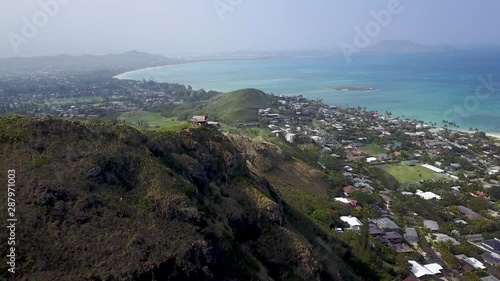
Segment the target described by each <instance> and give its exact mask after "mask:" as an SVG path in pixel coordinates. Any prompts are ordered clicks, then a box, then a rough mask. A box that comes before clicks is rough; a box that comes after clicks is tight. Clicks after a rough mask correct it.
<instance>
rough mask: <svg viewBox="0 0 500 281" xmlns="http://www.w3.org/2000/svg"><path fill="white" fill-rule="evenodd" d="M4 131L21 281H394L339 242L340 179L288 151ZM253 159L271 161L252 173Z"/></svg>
mask: <svg viewBox="0 0 500 281" xmlns="http://www.w3.org/2000/svg"><path fill="white" fill-rule="evenodd" d="M0 126H1V128H2V135H1V138H0V141H1V145H0V148H1V151H0V153H1V154H2V155H4V156H5V157H4V161H2V162H1V164H0V168H1V169H4V170H6V169H16V171H18V174H17V180H18V182H17V185H18V186H19V187H21V186H22V187H25V188H19V189H18V191H17V193H16V202H19V204H20V205H19V210H18V216H19V217H22V218H23V221H24V222H25V223H24V225H23V227H22V228H20V229H19V230H18V232H17V235H18V236H17V237H18V239H19V240H20V241H23V247H19V251H20V252H19V257H20V258H19V267H20V268H23V271H22V272H20V275H19V278H20V279H21V280H22V279H24V280H116V279H123V278H125V279H126V276H129V277H127V278H132V279H134V280H137V279H139V280H140V279H147V280H151V279H157V280H164V279H166V278H167V276H168V277H169V278H174V279H175V278H176V280H206V278H207V277H206V276H207V274H209V275H210V276H213V278H214V279H215V280H231V279H232V280H234V279H237V280H267V279H269V278H273V279H275V280H318V279H319V276H322V277H321V279H323V280H334V279H337V277H339V276H343V278H346V279H350V280H360V278H359V277H358V276H363V279H365V280H368V279H366V278H365V277H367V276H371V277H370V278H371V279H372V280H375V279H381V276H382V275H380V276H379V275H378V274H382V272H381V271H376V270H375V267H372V266H371V265H370V264H368V263H367V261H362V260H361V259H360V256H358V254H357V253H356V254H348V252H349V250H348V246H347V245H345V244H344V243H343V242H342V241H340V240H338V239H337V238H335V237H333V236H331V234H330V233H329V232H330V231H329V228H328V226H327V225H328V222H329V219H331V218H332V217H333V215H334V214H335V212H336V211H335V208H332V205H331V201H330V200H329V197H328V194H327V189H328V188H329V183H328V181H327V180H326V178H324V177H323V175H324V174H323V172H322V171H320V170H317V168H312V167H311V166H309V165H310V164H308V163H307V162H303V161H302V160H299V159H298V158H295V156H294V155H296V156H300V155H302V154H304V153H305V152H304V151H301V150H300V149H298V148H297V147H293V146H291V145H289V144H286V143H285V142H281V141H278V140H275V142H276V144H273V143H270V142H266V141H263V142H256V143H255V142H254V141H252V140H250V139H248V138H245V137H236V136H231V137H230V138H227V137H225V136H223V135H221V134H220V133H218V132H217V131H216V130H214V129H210V128H188V129H184V130H181V131H177V132H170V133H168V134H166V133H162V132H155V131H142V132H141V131H139V130H136V129H134V128H132V127H129V126H124V125H120V124H115V125H112V124H109V123H104V122H86V123H84V122H78V121H64V120H58V119H51V118H45V119H31V118H24V117H22V118H21V117H11V118H0ZM7 132H8V133H7ZM254 148H256V150H254ZM242 150H246V151H247V152H248V153H255V154H254V155H255V156H258V155H261V154H262V153H263V152H265V153H266V154H268V157H266V158H265V159H264V158H262V159H260V160H259V159H254V161H252V163H253V164H251V165H250V166H247V162H246V161H245V159H243V158H241V154H240V153H239V151H242ZM252 151H254V152H252ZM257 151H259V152H258V153H257ZM304 159H308V158H307V157H304ZM259 161H261V162H259ZM264 161H270V162H267V163H266V162H264ZM268 164H269V166H268ZM273 166H274V167H279V168H278V169H274V168H273ZM4 176H5V175H4ZM263 176H265V178H264V177H263ZM267 179H269V181H267ZM3 180H5V179H3ZM297 186H299V187H302V188H296V187H297ZM3 202H4V203H2V204H3V205H5V204H6V203H5V202H6V201H3ZM3 207H6V206H3ZM96 229H98V230H99V231H97V232H96ZM327 230H328V231H327ZM1 235H2V237H1V239H5V238H6V237H5V233H4V234H1ZM2 254H6V253H5V252H3V253H2ZM117 264H119V265H120V266H117ZM360 264H364V267H365V268H366V270H364V271H362V272H357V273H355V272H353V271H352V270H351V268H352V266H354V265H360ZM5 266H6V265H2V273H1V274H2V276H5V274H6V272H7V271H6V270H5ZM383 274H384V276H386V277H387V279H391V278H390V277H389V276H388V275H386V273H383ZM391 280H392V279H391Z"/></svg>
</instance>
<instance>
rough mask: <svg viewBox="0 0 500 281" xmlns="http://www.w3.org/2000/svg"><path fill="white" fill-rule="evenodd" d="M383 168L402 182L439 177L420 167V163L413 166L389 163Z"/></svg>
mask: <svg viewBox="0 0 500 281" xmlns="http://www.w3.org/2000/svg"><path fill="white" fill-rule="evenodd" d="M385 170H386V171H387V172H388V173H389V174H391V175H393V176H394V177H395V178H396V179H397V180H398V181H399V182H400V183H402V184H405V183H416V182H418V181H421V180H430V179H437V178H440V177H439V176H438V175H437V174H436V173H434V172H432V171H430V170H428V169H426V168H424V167H422V166H421V165H420V164H417V165H415V166H407V165H404V164H393V165H389V166H388V167H387V168H386V169H385Z"/></svg>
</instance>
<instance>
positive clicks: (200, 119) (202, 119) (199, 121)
mask: <svg viewBox="0 0 500 281" xmlns="http://www.w3.org/2000/svg"><path fill="white" fill-rule="evenodd" d="M191 122H192V123H193V126H195V127H198V126H205V125H207V122H208V116H207V115H199V116H196V115H195V116H193V118H191Z"/></svg>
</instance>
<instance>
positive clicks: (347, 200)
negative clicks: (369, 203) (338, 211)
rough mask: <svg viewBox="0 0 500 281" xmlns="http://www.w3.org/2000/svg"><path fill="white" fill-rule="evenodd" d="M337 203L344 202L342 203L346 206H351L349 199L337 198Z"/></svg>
mask: <svg viewBox="0 0 500 281" xmlns="http://www.w3.org/2000/svg"><path fill="white" fill-rule="evenodd" d="M335 201H339V202H342V203H345V204H349V199H347V198H344V197H336V198H335Z"/></svg>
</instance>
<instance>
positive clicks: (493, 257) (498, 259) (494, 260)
mask: <svg viewBox="0 0 500 281" xmlns="http://www.w3.org/2000/svg"><path fill="white" fill-rule="evenodd" d="M481 258H482V259H483V261H485V262H486V263H489V264H491V265H493V266H499V265H500V255H498V254H495V253H484V254H482V255H481Z"/></svg>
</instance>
